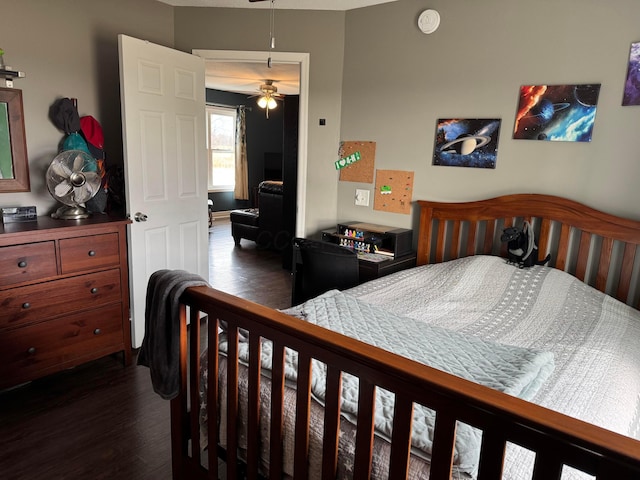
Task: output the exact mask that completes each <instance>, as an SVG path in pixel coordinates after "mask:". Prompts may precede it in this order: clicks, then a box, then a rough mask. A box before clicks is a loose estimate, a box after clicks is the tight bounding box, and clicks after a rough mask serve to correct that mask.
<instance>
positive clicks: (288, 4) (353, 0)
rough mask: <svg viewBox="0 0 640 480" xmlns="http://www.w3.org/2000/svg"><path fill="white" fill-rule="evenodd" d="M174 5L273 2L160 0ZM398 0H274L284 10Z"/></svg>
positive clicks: (244, 5)
mask: <svg viewBox="0 0 640 480" xmlns="http://www.w3.org/2000/svg"><path fill="white" fill-rule="evenodd" d="M159 1H161V2H162V3H166V4H168V5H173V6H174V7H229V8H269V6H270V4H271V2H269V1H263V2H250V1H249V0H159ZM394 1H396V0H274V8H278V9H283V10H353V9H354V8H362V7H369V6H371V5H378V4H380V3H389V2H394Z"/></svg>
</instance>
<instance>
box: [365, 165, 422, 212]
mask: <svg viewBox="0 0 640 480" xmlns="http://www.w3.org/2000/svg"><path fill="white" fill-rule="evenodd" d="M413 175H414V172H409V171H405V170H377V171H376V188H375V194H374V199H373V209H374V210H382V211H384V212H391V213H404V214H407V215H408V214H409V213H410V212H411V198H412V197H413Z"/></svg>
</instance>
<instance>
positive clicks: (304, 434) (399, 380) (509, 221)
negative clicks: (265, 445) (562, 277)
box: [171, 194, 640, 480]
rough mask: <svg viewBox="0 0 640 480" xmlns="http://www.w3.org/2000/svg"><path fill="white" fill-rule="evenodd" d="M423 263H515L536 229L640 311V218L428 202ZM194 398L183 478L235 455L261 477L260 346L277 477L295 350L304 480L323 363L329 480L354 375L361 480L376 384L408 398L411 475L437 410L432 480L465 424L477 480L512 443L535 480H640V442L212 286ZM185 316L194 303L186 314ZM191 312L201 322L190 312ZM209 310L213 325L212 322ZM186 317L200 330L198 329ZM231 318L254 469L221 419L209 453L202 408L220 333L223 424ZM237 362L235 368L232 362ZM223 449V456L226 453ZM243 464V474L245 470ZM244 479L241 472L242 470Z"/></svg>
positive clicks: (188, 338) (211, 391) (498, 203)
mask: <svg viewBox="0 0 640 480" xmlns="http://www.w3.org/2000/svg"><path fill="white" fill-rule="evenodd" d="M418 205H419V207H420V229H419V232H420V233H419V239H418V263H419V264H425V263H435V262H441V261H445V260H448V259H453V258H458V257H463V256H468V255H474V254H493V255H502V256H505V249H504V245H503V244H502V242H500V239H499V237H500V233H501V231H502V230H501V229H502V228H505V227H507V226H510V225H513V224H514V223H517V222H520V221H522V220H524V219H526V220H529V221H530V222H532V225H533V226H534V230H535V231H536V232H537V238H538V243H539V246H540V250H539V251H540V257H541V258H542V257H544V256H545V255H546V253H547V252H548V253H550V254H551V265H552V266H554V267H555V268H560V269H563V270H565V271H568V272H570V273H572V274H574V275H575V276H577V277H578V278H580V279H581V280H583V281H585V282H587V283H590V284H593V285H594V286H595V287H596V288H598V289H599V290H601V291H605V292H607V293H610V294H612V295H613V296H615V297H617V298H619V299H622V300H623V301H625V302H626V303H629V304H633V305H637V302H638V300H637V299H638V295H637V293H638V286H637V284H638V281H637V280H636V278H637V268H636V267H635V263H636V262H635V253H636V250H637V246H638V244H640V222H637V221H632V220H624V219H620V218H617V217H614V216H612V215H608V214H605V213H601V212H598V211H596V210H594V209H591V208H589V207H586V206H583V205H580V204H578V203H576V202H573V201H570V200H566V199H561V198H557V197H553V196H548V195H535V194H525V195H508V196H503V197H499V198H495V199H491V200H485V201H478V202H467V203H436V202H429V201H419V202H418ZM182 302H183V306H184V308H183V309H182V316H183V319H182V321H181V341H180V343H181V355H180V371H181V391H180V395H179V396H178V397H177V398H176V399H174V400H172V401H171V416H172V455H173V477H174V478H176V479H178V478H185V479H186V478H188V479H201V478H202V479H204V478H209V479H217V478H218V473H219V472H218V462H217V459H216V456H220V457H222V458H224V460H225V461H226V467H227V477H226V478H229V479H235V478H241V477H242V475H246V478H250V479H253V478H260V477H259V472H258V464H259V460H258V438H259V436H260V434H259V432H260V430H259V422H260V419H259V405H258V399H259V391H260V365H259V361H258V358H259V352H260V342H259V337H262V338H266V339H270V340H272V341H273V343H274V349H273V351H274V357H273V358H274V367H273V370H272V375H271V376H272V386H271V389H272V402H271V424H270V458H269V464H270V472H269V478H278V479H280V478H282V471H283V461H282V435H283V426H282V422H283V407H282V405H283V398H282V397H283V391H284V379H283V356H284V348H285V346H286V347H289V348H292V349H294V350H297V351H298V352H299V378H298V381H297V390H296V391H297V393H296V395H297V407H296V427H295V428H296V431H295V454H294V478H296V479H298V478H300V479H306V478H307V476H308V473H307V465H308V455H309V454H308V446H309V434H308V425H309V411H310V404H311V393H310V390H311V388H310V362H311V359H312V358H314V359H318V360H320V361H322V362H324V363H326V364H327V367H328V371H327V399H326V406H325V418H324V432H325V435H324V439H323V454H322V478H323V479H333V478H335V476H336V469H337V461H338V460H337V459H338V454H337V451H338V447H337V445H338V434H339V430H340V426H339V424H340V412H339V395H340V393H339V392H340V385H341V374H342V373H341V372H349V373H351V374H353V375H355V376H357V377H359V381H360V393H359V395H360V397H359V407H358V412H359V413H358V422H357V435H356V447H355V459H354V478H355V479H367V478H369V476H370V472H371V456H372V444H373V415H372V412H373V410H374V400H375V388H376V387H381V388H384V389H387V390H389V391H392V392H394V393H395V394H396V407H397V408H396V412H395V414H394V428H393V438H392V439H391V459H390V470H389V471H390V472H392V478H393V479H394V480H395V479H400V478H406V477H407V472H408V464H409V458H410V439H411V417H412V413H411V412H412V405H413V402H417V403H420V404H422V405H425V406H428V407H429V408H433V409H434V410H436V412H437V420H436V428H435V433H434V446H433V455H432V462H431V474H430V478H431V480H446V479H449V478H450V477H451V471H452V458H453V451H454V442H455V435H456V421H457V420H460V421H462V422H464V423H468V424H470V425H473V426H475V427H477V428H479V429H481V430H482V431H483V440H482V449H481V460H480V467H479V474H478V477H477V478H478V479H480V480H484V479H498V478H501V472H502V466H503V462H504V455H505V447H506V444H507V442H513V443H516V444H519V445H521V446H524V447H526V448H528V449H530V450H532V451H534V452H536V461H535V467H534V472H533V477H532V478H534V479H544V480H550V479H559V478H560V476H561V474H562V468H563V465H569V466H572V467H574V468H577V469H579V470H582V471H584V472H587V473H589V474H591V475H594V476H596V477H597V478H598V479H612V480H613V479H616V480H620V479H629V480H630V479H632V478H633V479H638V478H640V442H639V441H636V440H634V439H631V438H628V437H625V436H622V435H618V434H616V433H613V432H611V431H608V430H604V429H602V428H599V427H596V426H594V425H591V424H588V423H585V422H582V421H579V420H576V419H573V418H570V417H567V416H565V415H562V414H560V413H557V412H554V411H551V410H548V409H545V408H543V407H540V406H538V405H534V404H532V403H529V402H526V401H523V400H520V399H518V398H515V397H512V396H508V395H505V394H502V393H500V392H497V391H494V390H491V389H489V388H486V387H483V386H480V385H477V384H474V383H471V382H469V381H466V380H463V379H461V378H458V377H454V376H451V375H448V374H446V373H444V372H441V371H438V370H435V369H432V368H430V367H427V366H424V365H421V364H418V363H416V362H413V361H411V360H408V359H406V358H403V357H400V356H398V355H395V354H393V353H390V352H386V351H383V350H380V349H378V348H376V347H372V346H369V345H365V344H363V343H361V342H359V341H357V340H354V339H350V338H348V337H344V336H342V335H340V334H337V333H334V332H330V331H327V330H325V329H322V328H320V327H318V326H316V325H312V324H309V323H307V322H304V321H302V320H299V319H296V318H293V317H290V316H288V315H285V314H283V313H280V312H278V311H275V310H273V309H270V308H267V307H264V306H260V305H257V304H254V303H252V302H249V301H245V300H242V299H239V298H237V297H234V296H231V295H228V294H225V293H223V292H219V291H216V290H213V289H210V288H206V287H194V288H190V289H188V290H187V291H186V292H185V294H184V295H183V297H182ZM186 306H189V307H190V308H189V310H188V311H187V309H186ZM187 312H188V313H187ZM200 312H204V313H205V314H206V315H207V316H208V318H209V321H208V322H200V321H199V318H200V316H201V313H200ZM187 317H189V318H190V320H191V321H190V325H191V326H190V327H189V328H187V322H186V320H187ZM216 319H224V321H226V322H227V329H228V332H229V333H228V335H229V353H228V359H227V366H228V368H227V378H226V380H225V381H226V384H227V389H228V392H229V395H228V397H227V406H226V407H227V408H226V415H227V425H228V426H234V425H236V416H237V415H238V408H237V403H238V362H237V353H238V347H237V345H238V339H239V334H238V330H239V329H245V330H247V331H248V332H250V340H249V350H250V352H251V356H250V360H249V366H248V371H249V386H248V398H249V409H248V435H247V439H248V445H247V449H246V457H245V458H244V460H245V461H244V462H240V461H239V460H240V459H239V455H238V441H239V440H238V432H237V431H236V429H235V428H230V427H228V428H227V431H226V438H227V448H226V450H223V449H222V448H220V447H219V446H218V448H217V449H214V448H213V447H211V446H213V445H218V440H219V432H218V431H217V430H218V429H217V425H216V422H211V421H210V422H208V438H209V445H210V447H209V448H208V450H207V451H206V453H205V454H203V453H202V452H201V448H200V440H199V439H200V435H199V432H200V424H199V416H198V412H199V400H198V389H199V382H200V376H199V374H198V372H199V371H200V355H199V352H200V349H201V345H200V338H201V336H202V332H201V331H200V328H201V327H200V326H201V323H203V324H207V325H208V329H207V335H208V339H209V341H208V344H209V348H208V350H207V352H208V353H207V355H208V362H209V376H208V402H207V404H208V408H209V411H208V417H209V418H210V419H211V418H213V419H215V418H218V415H219V411H218V401H217V398H218V378H217V372H218V347H217V345H218V325H219V322H218V320H216ZM232 359H236V361H232ZM214 452H215V455H214V454H213V453H214ZM240 463H242V465H243V466H244V467H246V470H245V469H244V468H241V467H240V466H239V464H240ZM239 469H241V470H242V471H240V470H239Z"/></svg>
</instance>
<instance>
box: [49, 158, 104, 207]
mask: <svg viewBox="0 0 640 480" xmlns="http://www.w3.org/2000/svg"><path fill="white" fill-rule="evenodd" d="M46 180H47V188H48V189H49V193H51V196H52V197H53V198H55V199H56V200H58V201H59V202H60V203H63V204H64V206H63V207H60V208H59V209H58V210H57V211H56V212H55V213H52V214H51V216H52V217H53V218H59V219H62V220H77V219H80V218H87V217H88V216H89V215H90V213H89V212H88V211H87V209H86V208H85V207H84V203H85V202H86V201H88V200H90V199H91V198H92V197H93V196H94V195H95V194H96V193H98V190H99V188H100V184H101V183H102V171H101V168H100V166H99V164H98V162H97V161H96V160H95V159H94V158H93V157H92V156H91V155H89V154H88V153H87V152H83V151H82V150H65V151H64V152H61V153H59V154H58V155H56V157H55V158H54V159H53V160H52V161H51V164H50V165H49V168H48V169H47V175H46Z"/></svg>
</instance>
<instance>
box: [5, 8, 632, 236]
mask: <svg viewBox="0 0 640 480" xmlns="http://www.w3.org/2000/svg"><path fill="white" fill-rule="evenodd" d="M425 8H435V9H437V10H438V11H439V12H440V14H441V16H442V23H441V26H440V29H439V30H438V31H437V32H435V33H434V34H432V35H424V34H422V33H420V32H419V31H418V29H417V27H416V19H417V16H418V15H419V13H420V12H421V11H422V10H423V9H425ZM0 11H1V12H2V15H0V32H2V36H1V40H0V41H1V42H2V44H1V45H0V46H1V47H2V48H3V49H4V50H5V51H6V54H5V60H6V61H7V62H8V63H9V64H10V65H12V66H15V67H18V68H19V69H21V70H24V71H25V72H26V73H27V78H25V79H20V80H16V82H15V87H16V88H20V89H22V90H23V95H24V103H25V122H26V129H27V132H26V133H27V148H28V152H29V157H30V170H31V185H32V191H31V192H30V193H16V194H3V195H1V196H0V206H8V205H37V206H38V211H39V212H40V213H46V212H47V210H49V209H50V208H51V207H53V205H54V204H55V202H54V201H53V199H51V197H50V196H49V194H48V193H47V192H46V188H45V187H44V182H43V178H44V171H45V170H46V167H47V166H48V164H49V162H50V161H51V159H52V158H53V156H54V155H55V153H56V148H57V145H58V142H59V141H60V139H61V138H62V134H61V132H59V131H58V130H57V129H56V128H55V127H54V126H53V125H52V124H51V122H50V121H49V119H48V110H49V107H50V105H51V104H52V103H53V102H54V100H55V99H56V98H58V97H61V96H69V97H77V98H78V102H79V110H80V114H81V115H84V114H89V115H93V116H95V117H96V118H97V119H98V120H99V121H100V122H101V123H102V125H103V128H104V130H105V136H106V151H107V157H108V160H109V161H110V162H119V161H121V155H122V154H121V149H122V141H121V125H120V108H119V90H118V60H117V34H118V33H125V34H128V35H131V36H135V37H138V38H145V39H148V40H150V41H152V42H155V43H159V44H162V45H166V46H174V47H175V48H178V49H180V50H184V51H187V52H189V51H191V50H192V49H194V48H198V49H232V50H258V51H262V50H264V49H266V46H267V44H268V34H269V32H268V25H269V23H268V10H264V9H259V10H252V9H237V10H234V9H224V8H175V9H174V8H172V7H169V6H167V5H165V4H162V3H160V2H156V1H154V0H135V1H128V0H109V1H108V2H104V1H98V0H84V1H82V2H78V1H73V0H56V1H55V2H51V1H48V0H23V1H21V2H14V1H11V0H0ZM638 18H640V3H639V2H637V0H610V1H608V2H602V1H597V0H565V1H563V2H555V1H553V2H552V1H550V0H541V1H538V2H533V3H532V2H518V1H514V0H486V1H484V2H480V3H479V2H472V1H470V0H430V1H429V2H424V1H423V0H398V1H397V2H393V3H389V4H384V5H378V6H374V7H369V8H362V9H357V10H352V11H348V12H346V13H345V12H326V11H286V10H278V11H277V12H276V40H277V42H276V43H277V45H276V46H277V49H278V50H280V51H293V52H309V53H310V59H311V60H310V96H309V139H308V145H309V158H308V182H307V185H306V187H305V190H306V191H305V194H306V199H307V232H308V233H313V232H315V231H317V230H319V229H322V228H327V227H331V226H332V225H334V224H335V223H336V221H342V220H353V219H360V220H365V221H373V222H376V223H383V224H389V225H394V226H411V225H413V224H414V223H415V222H414V221H415V211H414V212H413V215H401V214H390V213H381V212H379V211H374V210H373V209H372V207H356V206H354V205H353V196H354V190H355V188H356V187H364V188H368V189H371V190H372V189H373V185H372V184H358V183H353V182H339V181H338V175H337V173H336V171H335V169H334V167H333V162H334V160H335V159H336V157H337V148H338V142H339V141H340V140H373V141H376V142H377V158H376V167H377V168H383V169H401V170H413V171H415V185H414V194H413V198H414V199H420V198H424V199H436V200H452V201H458V200H468V199H476V198H482V197H489V196H494V195H498V194H503V193H511V192H518V191H530V192H543V193H553V194H558V195H563V196H567V197H569V198H573V199H576V200H579V201H582V202H585V203H587V204H589V205H592V206H594V207H596V208H600V209H603V210H605V211H610V212H612V213H616V214H621V215H626V216H630V217H634V218H640V212H639V211H638V210H637V205H638V204H639V200H640V188H636V183H637V181H638V179H639V178H640V175H639V174H640V149H638V148H637V147H636V137H637V135H638V126H639V125H640V107H637V106H635V107H622V106H621V99H622V88H623V84H624V78H625V75H626V68H627V61H628V57H629V46H630V44H631V43H632V42H635V41H640V31H639V30H638V27H637V19H638ZM536 83H541V84H542V83H547V84H560V83H601V84H602V89H601V91H600V101H599V104H598V113H597V116H596V121H595V128H594V132H593V140H592V142H590V143H588V144H579V143H558V142H535V141H525V140H513V139H512V138H511V131H512V129H513V121H514V114H515V110H516V107H517V96H518V89H519V87H520V85H522V84H536ZM446 117H480V118H492V117H495V118H501V119H502V127H501V131H500V144H499V152H498V157H497V168H496V169H495V170H480V169H472V168H456V167H436V166H432V165H431V159H432V155H433V144H434V134H435V124H436V120H437V119H438V118H446ZM320 118H326V119H327V125H326V126H324V127H321V126H319V125H318V120H319V119H320ZM413 210H415V207H414V208H413Z"/></svg>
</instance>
